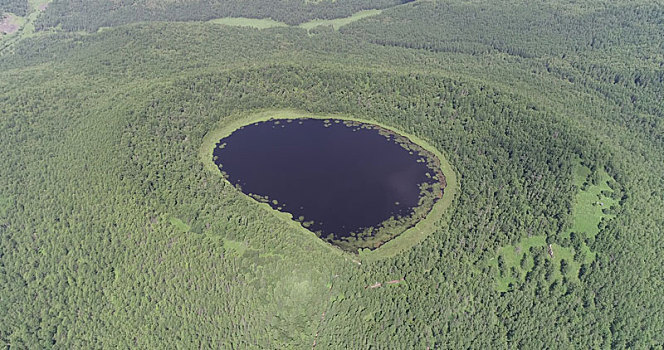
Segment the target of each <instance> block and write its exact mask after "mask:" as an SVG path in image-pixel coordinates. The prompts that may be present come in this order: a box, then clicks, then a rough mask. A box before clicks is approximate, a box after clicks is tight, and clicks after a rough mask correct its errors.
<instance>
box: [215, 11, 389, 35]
mask: <svg viewBox="0 0 664 350" xmlns="http://www.w3.org/2000/svg"><path fill="white" fill-rule="evenodd" d="M382 12H383V10H375V9H374V10H364V11H359V12H356V13H354V14H353V15H351V16H348V17H342V18H335V19H314V20H311V21H309V22H304V23H301V24H299V25H297V26H290V25H288V24H286V23H284V22H279V21H275V20H273V19H270V18H260V19H259V18H246V17H224V18H216V19H213V20H210V21H208V23H215V24H223V25H227V26H234V27H252V28H256V29H267V28H278V27H297V28H304V29H306V30H310V29H312V28H316V27H318V26H332V27H333V28H334V29H335V30H338V29H339V28H341V27H343V26H345V25H347V24H350V23H353V22H355V21H359V20H361V19H363V18H367V17H371V16H375V15H378V14H380V13H382Z"/></svg>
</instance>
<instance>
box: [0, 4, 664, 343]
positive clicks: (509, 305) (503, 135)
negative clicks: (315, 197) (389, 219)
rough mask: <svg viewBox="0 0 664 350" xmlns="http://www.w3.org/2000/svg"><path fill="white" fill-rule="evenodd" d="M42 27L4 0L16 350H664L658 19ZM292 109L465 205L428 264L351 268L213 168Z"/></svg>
mask: <svg viewBox="0 0 664 350" xmlns="http://www.w3.org/2000/svg"><path fill="white" fill-rule="evenodd" d="M24 3H25V2H21V1H0V10H2V11H6V12H9V11H10V9H17V10H11V11H12V13H14V14H16V15H18V16H25V17H24V19H25V21H24V22H21V23H25V24H24V25H25V27H22V29H21V30H19V31H18V32H17V33H15V34H11V35H7V36H5V37H2V39H0V44H1V45H0V146H1V147H0V346H2V347H5V348H31V349H35V348H72V349H73V348H203V347H204V348H223V349H281V348H293V349H309V348H311V347H312V346H313V347H315V348H316V349H366V348H377V349H426V348H430V349H443V348H452V349H458V348H478V349H503V348H560V349H571V348H616V349H623V348H634V349H648V348H659V347H661V346H662V344H664V312H662V310H664V293H662V290H664V270H663V269H662V266H663V265H664V261H663V258H662V254H661V251H662V248H664V238H663V232H662V227H664V122H663V120H664V119H663V118H664V103H663V102H662V94H663V93H664V91H663V90H664V46H662V45H663V44H662V40H661V38H662V37H664V25H662V23H664V6H663V5H662V3H661V2H658V1H629V2H627V1H599V0H589V1H584V2H572V1H565V0H556V1H548V2H530V1H528V2H526V1H517V0H507V1H500V2H496V1H489V0H479V1H474V2H467V1H459V0H451V1H445V2H442V1H415V2H407V3H404V2H403V1H388V0H385V1H378V2H374V1H363V0H348V1H342V0H337V1H334V2H333V1H318V2H315V1H308V2H305V1H276V2H274V1H262V0H251V1H198V0H195V1H172V2H169V1H165V2H157V1H143V0H140V1H134V0H132V1H117V2H113V1H85V2H82V1H74V0H54V1H53V2H51V3H47V4H46V5H47V6H42V7H41V9H39V7H40V6H36V3H35V4H33V3H32V2H31V3H30V6H28V5H24ZM42 5H43V4H42ZM21 9H25V10H21ZM367 9H379V10H382V11H377V12H376V14H375V15H373V16H370V17H366V18H363V19H360V20H357V21H354V22H352V23H349V24H346V25H343V26H341V27H340V28H338V30H337V29H335V28H333V27H331V26H318V27H314V28H311V29H303V28H297V27H295V26H284V27H278V28H267V29H260V30H259V29H256V28H251V27H233V26H226V25H221V24H217V23H212V22H204V21H207V20H210V19H214V18H221V17H227V16H232V17H247V18H254V19H256V18H262V19H265V18H271V19H274V20H278V21H281V22H285V23H286V24H289V25H295V24H299V23H302V22H306V21H309V20H312V19H334V18H340V17H347V16H350V15H352V14H353V13H355V12H357V11H361V10H367ZM20 11H25V14H21V13H20ZM22 25H23V24H22ZM32 26H33V27H34V28H33V27H32ZM100 27H109V28H106V29H104V30H101V31H98V29H99V28H100ZM270 110H275V111H283V110H294V111H302V112H307V113H316V114H343V115H350V116H355V117H357V118H361V119H364V120H369V121H375V122H377V123H380V124H384V125H389V126H391V127H393V128H395V129H398V130H403V131H404V132H407V133H408V134H410V135H414V136H416V137H418V138H420V139H422V140H425V141H426V142H427V143H428V144H431V145H432V146H434V147H436V149H438V150H439V151H441V152H442V153H443V154H444V155H445V157H446V159H447V160H449V163H450V164H452V166H453V167H454V171H455V173H456V174H457V178H458V182H459V189H458V193H457V194H456V196H455V198H454V201H453V202H452V203H451V205H450V207H449V208H447V209H446V211H445V213H444V214H443V215H442V217H441V218H440V219H439V220H436V221H435V223H433V225H432V227H431V228H430V229H431V230H432V232H431V234H430V235H428V236H427V238H426V239H424V240H423V241H422V242H420V243H418V244H416V245H415V246H414V247H412V248H410V249H407V250H404V251H402V252H400V253H399V254H396V255H394V256H391V257H387V258H381V259H363V258H361V257H359V256H356V255H352V254H349V253H341V252H339V251H337V250H335V249H333V248H331V247H329V246H327V245H325V244H321V242H320V241H319V240H318V239H317V238H316V237H315V236H313V235H306V234H304V233H303V231H302V230H299V229H296V228H294V227H293V223H292V222H289V221H287V220H283V219H282V218H281V217H278V216H276V215H274V214H273V213H272V212H270V211H268V210H266V209H265V208H263V207H260V206H259V205H258V204H257V203H256V202H255V201H252V200H249V199H247V197H246V196H245V195H243V194H242V193H241V192H239V191H238V190H236V189H235V188H233V187H232V186H228V185H225V183H224V181H223V179H222V178H221V176H220V175H219V174H218V173H215V172H211V171H208V169H206V168H205V167H204V164H203V163H202V162H201V161H200V157H199V152H200V148H201V144H202V142H203V138H204V137H205V136H206V134H207V133H208V132H209V131H210V130H212V129H214V128H215V127H216V126H218V125H219V124H220V123H222V124H223V123H230V122H232V121H234V120H237V119H239V118H241V117H242V116H244V115H247V114H249V113H256V112H257V111H270Z"/></svg>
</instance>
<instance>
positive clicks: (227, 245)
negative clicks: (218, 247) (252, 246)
mask: <svg viewBox="0 0 664 350" xmlns="http://www.w3.org/2000/svg"><path fill="white" fill-rule="evenodd" d="M224 249H226V250H229V251H232V252H233V253H234V254H235V255H237V256H242V254H244V252H245V251H246V250H247V246H246V245H245V244H244V243H242V242H238V241H233V240H230V239H224Z"/></svg>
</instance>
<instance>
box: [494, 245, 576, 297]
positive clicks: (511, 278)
mask: <svg viewBox="0 0 664 350" xmlns="http://www.w3.org/2000/svg"><path fill="white" fill-rule="evenodd" d="M530 248H540V249H545V250H546V249H548V244H546V236H544V235H540V236H532V237H527V238H524V239H523V240H521V241H520V242H519V243H518V244H516V245H508V246H505V247H502V248H500V249H499V250H498V255H497V257H496V258H494V259H492V260H491V262H490V265H492V266H495V267H496V269H497V270H498V276H497V278H496V290H497V291H499V292H506V291H508V290H509V285H510V284H513V285H517V284H518V283H523V282H525V280H526V274H527V273H528V272H529V271H531V270H532V268H533V267H534V264H535V263H534V257H533V255H532V254H531V252H530ZM551 250H552V251H553V258H550V257H549V256H548V255H547V259H551V263H552V264H553V267H554V269H553V271H554V272H553V279H554V280H560V279H561V278H562V273H561V264H562V261H563V260H565V263H567V264H568V265H569V269H568V272H567V273H566V275H565V276H566V277H567V278H570V279H578V277H577V276H578V272H579V268H580V267H581V264H580V263H578V262H576V261H574V249H572V248H568V247H561V246H559V245H557V244H552V245H551ZM499 260H502V265H503V267H502V268H499V264H500V263H499Z"/></svg>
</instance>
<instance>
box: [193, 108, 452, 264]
mask: <svg viewBox="0 0 664 350" xmlns="http://www.w3.org/2000/svg"><path fill="white" fill-rule="evenodd" d="M302 118H314V119H343V120H351V121H357V122H361V123H367V124H374V125H378V126H380V127H383V128H385V129H388V130H391V131H393V132H395V133H397V134H399V135H402V136H405V137H407V138H409V139H410V140H411V141H413V142H415V143H417V144H418V145H420V146H421V147H422V148H424V149H426V150H428V151H430V152H432V153H434V154H435V155H436V156H437V157H438V158H439V159H440V163H441V170H442V172H443V174H444V175H445V178H446V181H447V187H446V188H445V194H444V195H443V198H442V199H441V200H439V201H437V202H436V204H435V205H434V206H433V208H432V209H431V212H429V214H428V215H427V216H426V218H425V219H424V220H421V221H420V222H418V223H417V224H416V225H415V226H414V227H412V228H410V229H408V230H406V231H405V232H404V233H402V234H400V235H399V236H397V237H395V238H393V239H392V240H390V241H388V242H386V243H385V244H383V245H382V246H380V247H379V248H377V249H375V250H372V251H370V250H366V249H365V250H362V251H360V253H359V258H361V260H362V261H364V262H368V261H375V260H378V259H383V258H387V257H391V256H394V255H396V254H399V253H400V252H403V251H405V250H407V249H410V248H411V247H412V246H413V245H415V244H417V243H419V242H421V241H422V240H424V239H425V238H426V237H427V236H428V235H429V234H430V233H431V232H433V230H434V225H435V223H436V222H437V221H438V220H440V219H441V218H442V216H443V213H444V212H445V210H447V209H448V208H449V207H450V205H451V204H452V202H453V201H454V198H455V197H456V196H457V193H458V191H459V180H458V178H457V175H456V172H455V171H454V169H453V168H452V165H451V164H450V163H449V162H448V161H447V159H446V158H445V157H444V156H443V154H442V153H441V152H440V151H439V150H437V149H436V148H435V147H433V146H431V145H430V144H428V143H427V142H425V141H424V140H422V139H420V138H418V137H416V136H413V135H409V134H407V133H404V132H402V131H400V130H396V129H394V128H393V127H391V126H389V125H385V124H382V123H380V122H377V121H373V120H366V119H360V118H354V117H351V116H348V115H341V114H311V113H307V112H303V111H298V110H290V109H279V110H262V111H259V112H254V113H249V114H240V115H235V116H230V117H228V118H225V119H224V120H221V121H220V122H219V123H218V124H217V126H216V127H215V128H213V129H212V130H211V131H210V132H208V134H207V135H205V137H204V138H203V142H202V144H201V148H200V151H199V159H200V161H201V162H202V163H203V166H204V167H205V169H207V170H208V171H210V172H212V173H214V174H216V175H218V176H221V172H220V171H219V169H218V168H217V165H216V164H215V163H214V161H213V153H214V149H215V147H216V145H217V142H219V140H220V139H222V138H224V137H227V136H229V135H230V134H231V133H233V131H235V130H237V129H238V128H240V127H242V126H245V125H249V124H253V123H257V122H262V121H267V120H270V119H302ZM226 185H228V186H233V185H232V184H231V183H230V182H228V181H226ZM242 197H244V198H246V199H247V200H249V201H251V202H252V203H254V205H258V206H260V207H262V208H264V209H265V210H267V211H269V212H270V213H272V214H273V215H276V216H278V217H279V218H282V219H283V220H284V221H286V222H288V224H289V225H291V227H292V228H293V229H295V230H298V231H299V232H302V233H303V234H304V235H305V236H307V237H310V238H311V239H315V240H316V241H317V242H319V243H320V244H322V245H324V246H326V247H328V248H329V250H330V251H331V252H335V253H336V254H340V255H342V256H345V257H346V258H348V259H350V260H355V261H356V259H358V255H355V254H351V253H348V252H345V251H343V250H341V249H339V248H337V247H336V246H334V245H332V244H330V243H328V242H325V241H323V240H321V239H320V238H318V236H316V234H314V233H313V232H311V231H309V230H307V229H306V228H304V227H303V226H302V225H301V224H300V223H299V222H297V221H295V220H293V217H292V215H291V214H289V213H285V212H280V211H277V210H274V209H272V207H270V205H269V204H267V203H258V202H257V201H255V200H253V199H251V198H250V197H249V196H245V195H243V196H242Z"/></svg>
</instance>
